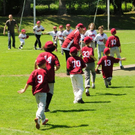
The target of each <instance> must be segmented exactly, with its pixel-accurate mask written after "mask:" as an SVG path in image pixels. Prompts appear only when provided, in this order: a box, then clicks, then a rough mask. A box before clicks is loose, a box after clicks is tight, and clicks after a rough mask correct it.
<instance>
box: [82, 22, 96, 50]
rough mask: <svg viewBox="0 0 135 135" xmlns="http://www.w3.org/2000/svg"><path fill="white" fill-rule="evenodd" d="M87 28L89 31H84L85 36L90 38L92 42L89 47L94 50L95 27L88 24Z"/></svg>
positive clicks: (92, 24)
mask: <svg viewBox="0 0 135 135" xmlns="http://www.w3.org/2000/svg"><path fill="white" fill-rule="evenodd" d="M88 27H89V30H87V31H86V33H85V35H86V36H89V37H91V38H92V42H91V44H90V46H91V47H92V48H93V50H94V49H95V46H96V43H95V42H94V38H95V37H96V35H97V32H96V30H95V29H96V26H95V24H94V23H90V24H89V26H88Z"/></svg>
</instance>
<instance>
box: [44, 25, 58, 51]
mask: <svg viewBox="0 0 135 135" xmlns="http://www.w3.org/2000/svg"><path fill="white" fill-rule="evenodd" d="M57 32H58V31H57V27H56V26H53V31H50V32H47V33H43V34H44V35H51V36H52V41H53V42H54V44H55V46H56V49H55V51H57V40H55V38H56V35H57Z"/></svg>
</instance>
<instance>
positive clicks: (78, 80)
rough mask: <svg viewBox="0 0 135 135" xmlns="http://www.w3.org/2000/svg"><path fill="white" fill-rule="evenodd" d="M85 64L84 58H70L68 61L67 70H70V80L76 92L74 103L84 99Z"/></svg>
mask: <svg viewBox="0 0 135 135" xmlns="http://www.w3.org/2000/svg"><path fill="white" fill-rule="evenodd" d="M84 67H85V63H84V62H83V60H82V58H80V57H78V56H74V57H69V58H68V59H67V69H70V78H71V82H72V87H73V92H74V103H77V102H79V100H81V99H82V94H83V91H84V88H83V77H82V74H83V71H82V69H83V68H84Z"/></svg>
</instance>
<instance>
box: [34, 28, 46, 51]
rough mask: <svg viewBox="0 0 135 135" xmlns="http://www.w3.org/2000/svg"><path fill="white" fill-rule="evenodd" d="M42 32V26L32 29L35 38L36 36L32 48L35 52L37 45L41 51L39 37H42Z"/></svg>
mask: <svg viewBox="0 0 135 135" xmlns="http://www.w3.org/2000/svg"><path fill="white" fill-rule="evenodd" d="M40 30H41V31H44V27H43V26H41V25H40V26H37V25H36V26H34V27H33V31H34V32H35V36H36V41H35V44H34V48H35V50H37V48H36V47H37V44H38V45H39V49H41V41H40V37H41V35H42V32H41V31H40Z"/></svg>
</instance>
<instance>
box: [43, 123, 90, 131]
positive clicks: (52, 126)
mask: <svg viewBox="0 0 135 135" xmlns="http://www.w3.org/2000/svg"><path fill="white" fill-rule="evenodd" d="M45 126H46V128H45V129H41V130H49V129H55V128H77V127H86V126H89V125H88V124H81V125H78V126H67V125H54V124H48V123H47V124H46V125H45ZM48 126H50V127H48Z"/></svg>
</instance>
